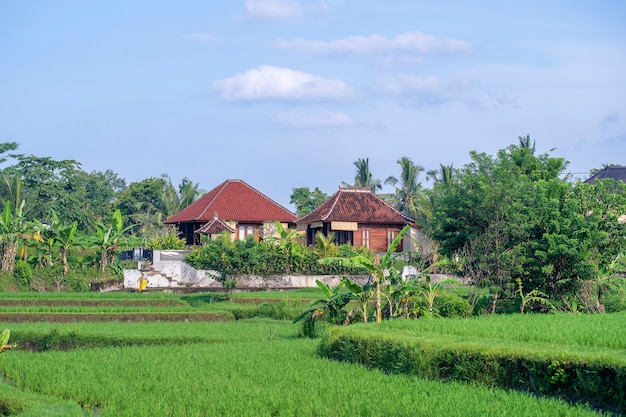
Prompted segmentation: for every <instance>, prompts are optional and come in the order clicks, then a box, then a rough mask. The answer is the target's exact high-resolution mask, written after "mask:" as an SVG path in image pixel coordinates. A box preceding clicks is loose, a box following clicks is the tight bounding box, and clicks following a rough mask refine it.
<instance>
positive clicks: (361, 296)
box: [341, 277, 372, 324]
mask: <svg viewBox="0 0 626 417" xmlns="http://www.w3.org/2000/svg"><path fill="white" fill-rule="evenodd" d="M341 282H342V283H343V285H344V286H345V287H346V288H347V289H348V291H350V293H351V294H352V298H353V299H354V300H355V301H356V302H357V304H358V307H357V308H356V309H354V310H352V311H351V312H349V313H348V316H347V317H346V322H344V324H348V322H349V320H350V317H352V314H351V313H352V312H354V311H355V310H356V311H357V312H359V313H361V316H362V317H363V322H364V323H367V322H368V320H369V315H368V306H369V302H370V300H371V298H372V286H371V284H370V282H369V281H368V282H366V283H365V285H363V286H361V285H359V284H357V283H355V282H353V281H351V280H350V279H348V278H346V277H343V278H342V279H341Z"/></svg>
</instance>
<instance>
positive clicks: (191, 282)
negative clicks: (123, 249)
mask: <svg viewBox="0 0 626 417" xmlns="http://www.w3.org/2000/svg"><path fill="white" fill-rule="evenodd" d="M188 253H189V251H179V250H162V251H159V250H155V251H153V258H152V264H151V265H150V264H149V263H147V262H146V263H142V262H138V264H137V269H125V270H124V288H126V289H136V288H139V280H141V279H142V278H144V279H147V280H148V285H147V288H149V289H150V288H152V289H157V288H158V289H183V288H186V289H206V290H209V291H210V290H218V289H221V288H224V287H223V285H222V283H221V281H220V278H221V277H220V273H219V272H216V271H207V270H198V269H194V268H192V267H191V266H189V265H187V264H186V263H185V262H184V259H185V257H186V256H187V254H188ZM415 274H416V271H414V270H411V269H410V268H409V269H406V268H405V270H404V271H403V276H406V275H415ZM342 277H343V275H270V276H265V275H263V276H257V275H241V276H237V277H233V278H232V279H234V280H235V282H236V287H235V288H236V289H240V290H270V289H294V288H315V287H317V285H316V284H315V281H316V280H320V281H321V282H323V283H325V284H327V285H330V286H332V287H334V286H336V285H338V284H339V281H341V278H342ZM351 278H352V279H353V281H355V282H357V283H358V284H359V285H363V284H365V283H366V282H367V280H368V276H367V275H363V276H356V277H354V276H353V277H351ZM445 278H448V276H446V275H432V274H431V280H432V282H433V283H435V282H439V281H441V280H442V279H445Z"/></svg>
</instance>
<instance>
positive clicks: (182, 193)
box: [161, 174, 200, 217]
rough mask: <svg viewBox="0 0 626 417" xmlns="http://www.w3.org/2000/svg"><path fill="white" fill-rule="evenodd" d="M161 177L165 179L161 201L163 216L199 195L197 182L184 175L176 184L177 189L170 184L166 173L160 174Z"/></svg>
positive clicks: (168, 214) (192, 200)
mask: <svg viewBox="0 0 626 417" xmlns="http://www.w3.org/2000/svg"><path fill="white" fill-rule="evenodd" d="M161 177H162V178H163V179H165V180H166V185H165V188H164V189H163V195H162V199H163V203H164V204H165V213H164V214H165V216H167V217H169V216H173V215H174V214H176V213H178V212H179V211H181V210H182V209H184V208H185V207H187V206H189V205H190V204H191V203H193V202H194V201H196V198H197V197H198V196H199V195H200V190H198V185H199V184H198V183H195V184H194V183H193V181H191V180H190V179H189V178H187V177H185V178H183V179H182V180H181V182H180V184H179V185H178V191H176V188H175V187H174V185H173V184H172V179H171V178H170V177H169V176H168V175H167V174H162V175H161Z"/></svg>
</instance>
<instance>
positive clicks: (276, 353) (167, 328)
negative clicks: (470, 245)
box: [0, 294, 624, 417]
mask: <svg viewBox="0 0 626 417" xmlns="http://www.w3.org/2000/svg"><path fill="white" fill-rule="evenodd" d="M133 296H134V297H138V298H141V297H143V296H144V294H131V295H124V296H123V297H122V298H131V299H132V297H133ZM66 297H67V294H66ZM84 297H85V296H84V295H80V296H77V297H76V299H83V298H84ZM100 297H101V296H97V297H94V299H98V298H100ZM109 297H111V296H109ZM10 298H19V297H10ZM35 298H37V297H35ZM42 298H43V297H42ZM59 298H61V297H59ZM86 298H89V297H86ZM102 298H107V297H102ZM154 298H155V299H156V298H159V296H154ZM165 298H167V297H165ZM174 298H176V297H174ZM24 299H27V297H25V298H24ZM141 299H145V298H141ZM0 303H1V298H0ZM219 304H220V303H216V305H219ZM89 308H91V307H89ZM150 308H151V309H152V308H156V307H150ZM162 308H163V309H164V310H166V311H167V310H169V309H170V308H171V307H169V306H164V307H162ZM605 316H606V317H608V316H609V315H605ZM535 317H536V316H533V319H535ZM544 317H546V319H545V320H546V322H545V323H541V322H540V320H544ZM550 317H552V319H553V320H555V318H556V320H557V321H560V322H561V323H563V324H562V325H558V324H550V319H549V318H550ZM576 317H579V318H581V317H584V319H583V320H595V317H599V316H564V317H561V316H538V318H536V320H538V321H536V322H532V323H531V322H527V321H526V320H532V319H527V318H526V317H522V316H500V317H486V318H481V319H476V320H474V319H471V320H448V319H441V320H418V321H411V322H400V321H399V322H397V323H400V324H398V325H397V326H399V327H400V328H402V326H406V328H405V329H404V330H402V331H407V332H409V331H410V332H428V333H429V334H434V335H436V334H438V333H439V334H446V333H448V334H456V335H457V336H458V335H464V336H463V337H469V336H471V335H472V334H473V335H474V336H475V337H476V338H478V339H480V338H491V337H496V336H494V334H492V333H489V332H490V330H488V329H490V328H491V327H492V326H491V325H494V326H498V324H497V323H498V320H497V319H498V318H501V320H503V321H504V323H503V324H501V325H499V326H501V330H500V331H499V332H500V333H498V334H497V336H498V337H500V338H504V339H509V340H512V342H511V343H515V340H517V339H516V338H535V339H539V338H540V337H541V336H538V335H533V334H534V332H531V331H528V335H527V336H521V334H523V331H522V330H521V329H522V328H525V327H528V326H529V323H530V324H532V325H533V326H534V327H537V326H543V325H545V326H553V327H546V328H547V329H549V331H550V332H551V333H552V335H553V336H554V337H556V339H555V340H557V342H556V343H555V344H554V349H555V350H558V349H559V348H560V347H559V346H560V343H559V342H558V340H560V339H559V338H564V337H566V336H564V335H563V334H567V333H570V331H568V330H567V328H566V326H570V327H572V326H574V322H569V321H568V320H570V318H576ZM615 317H618V318H620V316H615ZM516 319H518V320H517V321H516ZM621 319H622V321H623V319H624V316H621ZM483 320H484V321H483ZM572 320H573V319H572ZM490 321H491V325H490V324H489V322H490ZM615 323H619V320H616V321H615ZM393 326H396V324H395V323H383V325H382V326H377V328H378V329H379V330H382V331H398V328H394V329H393V330H392V327H393ZM516 326H517V330H516ZM580 327H581V330H576V331H572V335H575V334H576V335H577V336H572V337H574V338H575V340H576V341H577V342H576V343H578V344H580V345H582V346H584V345H585V343H587V345H589V346H595V347H597V348H601V346H602V343H604V342H603V341H602V340H599V341H597V343H595V345H594V344H593V342H592V340H593V335H592V334H591V333H592V331H593V326H591V329H586V327H587V326H586V325H581V326H580ZM0 328H10V329H11V341H12V342H15V343H16V344H17V347H16V348H14V349H12V350H9V351H6V352H4V353H2V354H0V373H1V374H2V376H3V380H2V383H0V415H11V416H22V417H24V416H51V417H52V416H69V417H71V416H94V417H96V416H97V417H100V416H102V417H104V416H133V417H142V416H151V417H152V416H172V417H174V416H381V415H389V416H429V417H430V416H435V417H436V416H442V417H443V416H446V417H447V416H551V417H552V416H597V415H601V413H598V412H594V411H593V410H591V409H589V408H588V407H586V406H584V405H571V404H567V403H565V402H563V401H560V400H557V399H552V398H540V397H536V396H532V395H530V394H525V393H521V392H515V391H505V390H501V389H497V388H493V387H487V386H479V385H477V384H473V383H461V382H441V381H431V380H425V379H421V378H419V377H417V376H409V375H400V374H386V373H384V372H382V371H379V370H375V369H367V368H365V367H363V366H361V365H357V364H350V363H344V362H337V361H334V360H329V359H325V358H322V357H320V355H319V354H318V347H319V344H320V340H319V339H303V338H300V337H298V333H299V326H298V325H296V324H293V323H292V322H291V321H290V320H272V319H260V318H252V319H245V320H237V321H228V322H191V321H190V322H144V323H129V322H119V321H113V322H103V323H94V322H80V323H48V322H36V323H9V322H3V323H0ZM582 328H585V329H582ZM451 329H457V330H451ZM464 329H465V330H464ZM586 332H588V334H587V333H586ZM538 333H541V332H538ZM50 335H54V336H59V335H60V336H67V337H68V338H73V339H74V340H75V341H76V342H77V345H76V346H73V348H71V349H68V350H58V349H49V350H46V351H31V350H27V349H26V347H27V346H28V345H27V344H26V343H25V341H26V339H27V338H28V337H34V336H38V337H42V338H44V339H45V338H46V337H48V336H50ZM98 338H102V339H103V340H104V342H105V343H104V344H103V345H102V346H100V347H90V346H92V345H90V343H92V342H93V341H94V340H96V339H98ZM137 341H142V343H136V342H137ZM607 341H608V342H607V343H610V344H611V346H623V345H622V344H621V343H622V342H621V341H620V337H619V336H613V337H610V338H607ZM126 342H128V343H126ZM130 342H132V343H130ZM20 343H23V347H24V348H20ZM81 343H85V344H84V345H81ZM542 343H543V342H542ZM545 343H548V342H547V341H546V342H545ZM81 346H82V347H81Z"/></svg>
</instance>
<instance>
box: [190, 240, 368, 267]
mask: <svg viewBox="0 0 626 417" xmlns="http://www.w3.org/2000/svg"><path fill="white" fill-rule="evenodd" d="M337 251H338V252H339V253H344V254H354V253H356V252H359V253H362V254H364V255H365V256H372V254H371V253H370V252H369V251H367V250H366V249H363V248H353V247H351V246H348V245H340V246H338V247H337ZM355 251H356V252H355ZM318 253H319V252H318V251H317V250H316V249H315V248H309V247H306V246H304V245H302V244H300V243H298V242H296V241H294V240H283V241H276V240H269V241H261V242H258V241H256V240H255V239H253V238H249V239H246V240H231V238H230V236H229V235H228V234H224V235H221V236H220V237H219V238H218V239H215V240H209V241H207V242H206V243H205V244H204V245H203V246H201V247H196V248H194V249H193V251H192V252H191V253H190V254H189V255H187V258H186V259H185V262H187V263H188V264H189V265H191V266H193V267H194V268H197V269H210V270H213V271H218V272H220V273H222V274H224V275H230V276H236V275H277V274H295V275H337V274H357V275H358V274H360V273H363V271H360V270H358V269H356V268H345V267H341V266H340V265H321V264H319V263H318V262H317V260H318V259H320V256H319V255H318Z"/></svg>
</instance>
